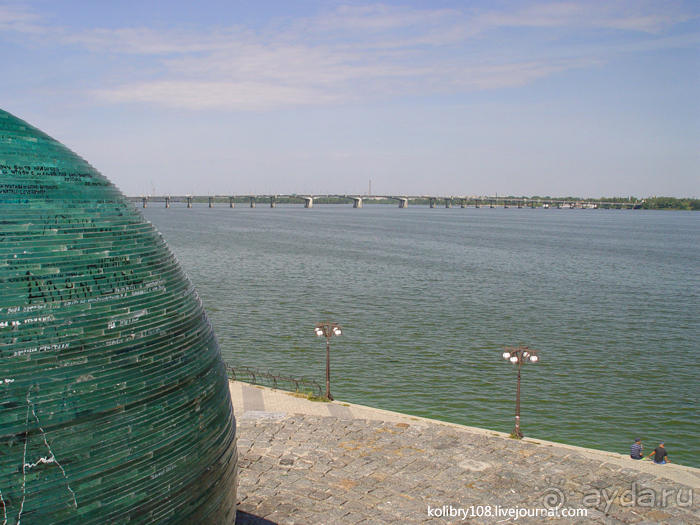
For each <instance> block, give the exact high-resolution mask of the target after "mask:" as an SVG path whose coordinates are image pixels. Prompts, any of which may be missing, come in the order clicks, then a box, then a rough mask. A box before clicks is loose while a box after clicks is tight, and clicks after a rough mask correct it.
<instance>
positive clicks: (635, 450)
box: [630, 438, 644, 459]
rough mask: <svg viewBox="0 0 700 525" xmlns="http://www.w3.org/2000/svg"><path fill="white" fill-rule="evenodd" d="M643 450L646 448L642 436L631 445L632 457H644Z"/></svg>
mask: <svg viewBox="0 0 700 525" xmlns="http://www.w3.org/2000/svg"><path fill="white" fill-rule="evenodd" d="M642 450H644V447H643V446H642V438H637V439H635V440H634V444H633V445H631V446H630V457H631V458H632V459H643V458H644V455H643V454H642Z"/></svg>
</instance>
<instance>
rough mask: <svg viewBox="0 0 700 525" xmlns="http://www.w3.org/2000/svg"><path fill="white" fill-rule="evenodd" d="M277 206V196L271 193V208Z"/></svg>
mask: <svg viewBox="0 0 700 525" xmlns="http://www.w3.org/2000/svg"><path fill="white" fill-rule="evenodd" d="M276 207H277V196H276V195H271V196H270V208H276Z"/></svg>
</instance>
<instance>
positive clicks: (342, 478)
mask: <svg viewBox="0 0 700 525" xmlns="http://www.w3.org/2000/svg"><path fill="white" fill-rule="evenodd" d="M254 395H255V396H257V395H258V394H257V393H255V394H254ZM266 395H267V394H266ZM282 395H285V394H282ZM239 401H240V400H239ZM249 401H250V400H249ZM285 402H286V401H285ZM304 402H305V403H308V404H309V406H306V407H303V408H305V410H306V411H311V412H313V411H320V412H323V411H324V410H326V411H327V410H329V409H328V405H327V404H321V403H310V402H308V401H305V400H304ZM292 403H296V401H292ZM234 404H235V403H234ZM268 404H272V403H268ZM324 405H325V407H324ZM249 407H251V405H249ZM252 407H253V408H259V409H265V408H268V409H269V408H271V407H269V406H266V403H262V404H261V405H258V406H252ZM319 407H320V408H319ZM351 407H352V410H353V411H354V407H357V405H351ZM345 408H348V407H345ZM361 409H362V407H358V409H357V412H360V411H361ZM331 410H332V409H331ZM241 412H242V413H241ZM387 414H389V415H391V414H394V413H387ZM356 415H357V414H355V413H350V414H347V413H346V414H345V416H346V417H338V416H331V415H322V414H308V413H307V414H304V413H292V412H273V411H268V410H242V409H241V407H239V409H238V410H237V422H238V436H239V437H238V446H239V457H240V460H239V461H240V466H241V472H240V484H239V489H238V497H239V500H240V504H239V507H238V508H239V511H238V517H237V521H236V523H237V524H238V525H251V524H255V525H275V524H276V525H291V524H299V525H301V524H304V525H306V524H308V525H315V524H327V525H332V524H349V525H354V524H363V525H375V524H376V525H379V524H394V523H396V524H399V523H401V524H404V523H406V524H412V523H436V524H438V523H474V524H482V523H489V524H491V523H543V522H549V523H562V524H570V523H571V524H573V523H601V524H619V523H639V524H642V525H644V524H648V523H668V524H700V490H698V486H699V485H700V483H698V482H694V480H698V481H700V478H698V477H696V471H697V469H689V470H688V472H690V477H688V478H686V479H688V480H689V481H691V483H690V484H682V483H679V482H678V481H674V480H671V479H667V478H665V477H660V476H658V475H654V474H651V473H649V472H640V471H639V469H638V466H639V465H640V463H639V462H633V461H632V460H628V461H627V462H623V463H621V462H614V463H613V462H609V461H606V460H605V458H604V457H596V455H595V454H588V453H586V449H575V448H573V447H567V446H559V445H556V444H551V443H546V444H545V443H537V442H534V441H526V440H524V441H515V440H512V439H508V438H507V437H504V436H503V434H499V433H497V432H490V431H485V430H482V429H470V428H468V427H459V426H455V425H449V424H442V423H440V422H435V421H431V420H425V419H420V418H411V417H410V416H405V415H401V414H396V420H392V421H387V420H381V419H358V418H354V417H349V416H356ZM399 416H400V417H399ZM397 420H398V422H397ZM592 452H598V451H592ZM599 456H600V453H599ZM666 472H669V473H670V472H671V470H667V471H666ZM694 492H697V494H695V493H694ZM557 506H559V515H558V516H557V515H556V513H555V510H554V509H555V508H556V507H557ZM568 510H573V511H579V512H580V511H586V512H587V516H579V517H569V516H566V517H565V516H563V514H564V512H565V511H568ZM535 512H538V513H540V515H538V516H533V513H535ZM450 513H452V514H453V517H450ZM459 513H461V514H459ZM514 513H515V514H514ZM523 513H525V514H528V513H529V516H526V515H523ZM542 513H547V514H549V515H544V516H543V515H542ZM465 514H466V516H465ZM489 514H490V515H489ZM516 514H519V517H518V519H515V515H516ZM465 518H466V519H465Z"/></svg>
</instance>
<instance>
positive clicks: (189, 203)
mask: <svg viewBox="0 0 700 525" xmlns="http://www.w3.org/2000/svg"><path fill="white" fill-rule="evenodd" d="M187 207H188V208H191V207H192V197H187Z"/></svg>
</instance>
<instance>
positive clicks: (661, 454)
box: [647, 443, 671, 465]
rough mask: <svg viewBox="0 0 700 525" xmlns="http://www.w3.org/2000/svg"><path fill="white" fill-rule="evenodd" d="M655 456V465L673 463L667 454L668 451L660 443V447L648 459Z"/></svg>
mask: <svg viewBox="0 0 700 525" xmlns="http://www.w3.org/2000/svg"><path fill="white" fill-rule="evenodd" d="M651 456H654V463H656V464H657V465H663V464H665V463H670V462H671V461H670V460H669V459H668V454H667V453H666V449H665V448H664V444H663V443H659V446H658V447H656V448H655V449H654V452H652V453H651V454H649V455H648V456H647V457H649V458H650V457H651Z"/></svg>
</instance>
